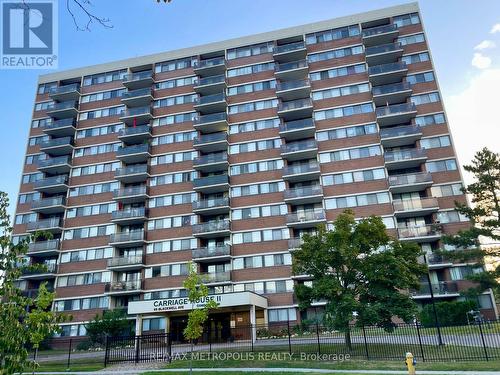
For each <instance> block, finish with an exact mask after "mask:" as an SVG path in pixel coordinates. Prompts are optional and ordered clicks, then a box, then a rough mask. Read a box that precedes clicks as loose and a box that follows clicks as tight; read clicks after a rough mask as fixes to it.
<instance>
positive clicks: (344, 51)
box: [307, 46, 363, 62]
mask: <svg viewBox="0 0 500 375" xmlns="http://www.w3.org/2000/svg"><path fill="white" fill-rule="evenodd" d="M361 53H363V46H354V47H347V48H340V49H334V50H331V51H326V52H320V53H313V54H310V55H308V56H307V60H308V61H309V62H318V61H324V60H330V59H339V58H341V57H347V56H352V55H359V54H361Z"/></svg>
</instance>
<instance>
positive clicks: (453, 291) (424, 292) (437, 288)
mask: <svg viewBox="0 0 500 375" xmlns="http://www.w3.org/2000/svg"><path fill="white" fill-rule="evenodd" d="M431 288H432V293H433V295H434V297H437V298H440V297H458V296H460V291H459V290H458V284H457V282H456V281H439V282H437V283H432V284H429V283H422V284H421V287H420V289H419V290H412V291H411V292H410V293H411V295H412V296H413V298H431Z"/></svg>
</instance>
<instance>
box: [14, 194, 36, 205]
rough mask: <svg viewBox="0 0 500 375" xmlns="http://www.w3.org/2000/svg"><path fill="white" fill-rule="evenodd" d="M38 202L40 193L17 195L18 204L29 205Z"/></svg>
mask: <svg viewBox="0 0 500 375" xmlns="http://www.w3.org/2000/svg"><path fill="white" fill-rule="evenodd" d="M38 200H40V193H38V192H37V193H27V194H19V204H24V203H31V202H36V201H38Z"/></svg>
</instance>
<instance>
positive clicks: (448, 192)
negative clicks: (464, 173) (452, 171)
mask: <svg viewBox="0 0 500 375" xmlns="http://www.w3.org/2000/svg"><path fill="white" fill-rule="evenodd" d="M462 187H463V186H462V184H461V183H457V184H449V185H437V186H436V185H434V186H432V187H431V192H432V196H433V197H437V198H440V197H451V196H453V195H462V194H463V192H462Z"/></svg>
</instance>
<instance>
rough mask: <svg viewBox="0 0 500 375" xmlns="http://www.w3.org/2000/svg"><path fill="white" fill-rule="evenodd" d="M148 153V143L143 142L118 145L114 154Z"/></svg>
mask: <svg viewBox="0 0 500 375" xmlns="http://www.w3.org/2000/svg"><path fill="white" fill-rule="evenodd" d="M142 153H149V144H147V143H144V144H141V145H133V146H120V147H118V150H117V151H116V156H126V155H133V154H142Z"/></svg>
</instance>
